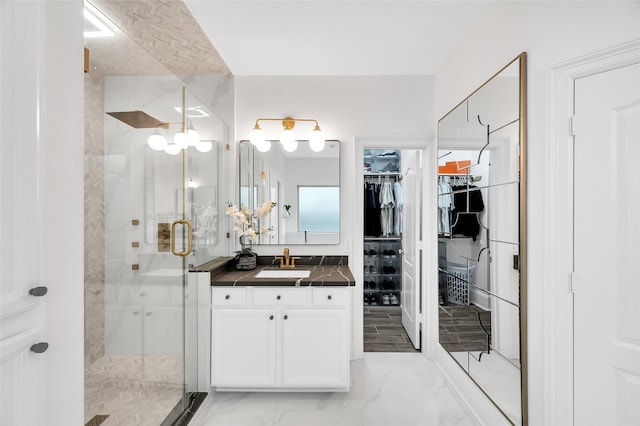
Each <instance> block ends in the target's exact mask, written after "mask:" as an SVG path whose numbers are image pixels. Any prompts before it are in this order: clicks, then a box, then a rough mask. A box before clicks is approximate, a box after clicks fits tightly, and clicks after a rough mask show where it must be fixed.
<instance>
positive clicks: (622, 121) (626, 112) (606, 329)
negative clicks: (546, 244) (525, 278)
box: [573, 64, 640, 425]
mask: <svg viewBox="0 0 640 426" xmlns="http://www.w3.org/2000/svg"><path fill="white" fill-rule="evenodd" d="M575 116H576V122H575V123H576V135H575V139H574V143H575V154H574V155H575V169H574V173H575V176H574V186H575V194H574V195H575V205H574V271H575V281H576V286H575V288H576V289H575V294H574V407H573V408H574V424H576V425H640V309H639V308H638V303H639V302H640V281H639V280H638V267H639V265H640V220H639V219H640V179H639V176H638V167H639V162H640V64H637V65H632V66H627V67H623V68H619V69H616V70H612V71H608V72H604V73H600V74H597V75H593V76H589V77H584V78H580V79H578V80H576V82H575Z"/></svg>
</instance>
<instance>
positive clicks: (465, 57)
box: [435, 1, 640, 425]
mask: <svg viewBox="0 0 640 426" xmlns="http://www.w3.org/2000/svg"><path fill="white" fill-rule="evenodd" d="M639 28H640V3H638V2H604V1H600V2H577V1H571V2H499V3H496V4H495V5H494V7H493V10H491V11H490V12H489V13H488V14H487V15H486V16H484V17H480V18H479V19H478V25H477V27H476V28H471V29H470V31H469V33H468V34H467V37H466V39H465V40H464V42H462V43H461V44H460V48H459V49H458V50H456V51H455V52H452V54H451V56H450V58H449V60H448V61H447V63H446V64H445V66H444V67H443V68H442V69H441V70H440V71H439V72H438V74H437V75H436V77H435V93H436V104H435V110H436V117H437V118H439V117H441V116H443V115H444V114H445V113H446V112H447V111H449V110H450V109H451V108H452V107H454V106H455V105H457V103H458V102H459V101H460V100H461V99H463V98H465V97H466V96H467V95H469V94H470V93H471V92H472V91H473V90H474V89H475V88H477V87H478V86H479V85H480V84H482V83H483V82H484V81H486V80H487V79H488V78H489V77H491V76H492V75H493V74H494V73H495V72H497V71H498V70H499V69H500V68H502V67H503V66H504V65H506V64H507V63H508V62H509V61H511V60H512V59H513V58H515V57H516V56H517V55H518V54H519V53H520V52H522V51H526V52H527V54H528V100H527V106H528V116H527V119H528V123H527V126H528V161H527V165H528V187H527V191H528V193H527V196H528V211H527V215H528V236H527V247H528V259H527V260H528V271H529V272H528V276H527V281H528V327H529V328H528V348H529V349H528V360H529V376H528V377H529V386H528V392H529V421H530V423H529V424H531V425H541V424H567V423H568V418H567V417H566V415H568V414H567V413H568V410H569V409H570V401H567V400H566V394H564V395H557V394H556V393H557V391H558V388H557V387H558V386H560V387H561V386H564V387H566V386H567V384H566V383H564V384H562V381H563V380H564V381H566V379H567V376H566V374H568V372H567V371H562V370H560V371H558V373H559V375H558V376H557V377H554V374H553V373H552V371H553V369H552V367H553V363H554V361H553V359H550V356H555V357H562V356H563V354H559V355H558V354H554V351H556V350H557V349H554V348H553V347H551V346H550V345H551V342H549V341H548V338H547V336H545V329H546V328H548V327H549V326H551V325H550V324H546V323H545V320H546V318H547V315H546V311H545V306H547V304H548V302H550V300H549V298H551V297H552V296H551V295H550V294H548V293H547V292H548V291H549V289H550V288H553V287H554V286H555V287H558V286H564V284H565V283H563V282H548V281H547V280H545V279H544V278H545V276H546V274H547V271H546V270H545V267H546V265H545V263H544V254H545V251H547V250H550V249H552V248H553V247H551V245H552V244H553V242H552V241H548V240H545V239H544V238H543V237H544V234H545V232H544V231H545V221H544V217H545V210H547V209H553V208H554V206H553V205H551V204H550V203H549V202H548V200H547V199H546V197H545V187H547V186H548V185H555V184H556V183H554V182H548V180H547V178H546V176H547V173H546V170H545V167H546V166H545V164H546V160H547V158H549V157H550V156H553V151H554V149H555V148H554V147H549V146H546V136H547V134H548V131H549V129H548V128H547V119H548V108H549V101H550V100H549V99H547V93H548V81H547V78H548V67H549V66H551V65H553V64H556V63H558V62H561V61H565V60H568V59H571V58H575V57H578V56H580V55H583V54H586V53H589V52H594V51H596V50H599V49H603V48H605V47H609V46H612V45H614V44H618V43H622V42H625V41H629V40H632V39H637V38H638V37H640V31H639ZM564 119H568V118H566V117H560V118H559V120H564ZM564 355H567V354H564ZM448 365H449V366H450V364H448ZM454 370H455V368H449V369H447V372H448V373H449V374H450V375H455V374H458V373H459V372H457V371H454ZM565 370H566V369H565ZM558 383H559V385H558ZM563 416H565V417H563Z"/></svg>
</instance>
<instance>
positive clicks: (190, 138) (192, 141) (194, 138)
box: [187, 127, 200, 146]
mask: <svg viewBox="0 0 640 426" xmlns="http://www.w3.org/2000/svg"><path fill="white" fill-rule="evenodd" d="M198 142H200V135H199V134H198V132H196V131H195V129H194V128H193V127H191V128H190V129H189V130H187V145H189V146H196V145H197V144H198Z"/></svg>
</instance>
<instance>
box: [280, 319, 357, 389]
mask: <svg viewBox="0 0 640 426" xmlns="http://www.w3.org/2000/svg"><path fill="white" fill-rule="evenodd" d="M283 312H284V313H283V316H282V385H283V386H285V387H286V386H310V387H330V388H333V387H335V388H342V387H348V386H349V329H348V326H347V312H346V311H345V310H344V309H339V310H336V309H333V310H332V309H285V310H284V311H283Z"/></svg>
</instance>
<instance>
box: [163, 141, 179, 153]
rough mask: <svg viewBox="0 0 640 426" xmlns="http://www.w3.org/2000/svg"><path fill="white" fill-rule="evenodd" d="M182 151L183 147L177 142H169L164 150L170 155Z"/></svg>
mask: <svg viewBox="0 0 640 426" xmlns="http://www.w3.org/2000/svg"><path fill="white" fill-rule="evenodd" d="M180 151H182V148H180V147H179V146H178V145H176V144H175V143H170V144H167V146H165V147H164V152H166V153H167V154H169V155H178V154H179V153H180Z"/></svg>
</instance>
